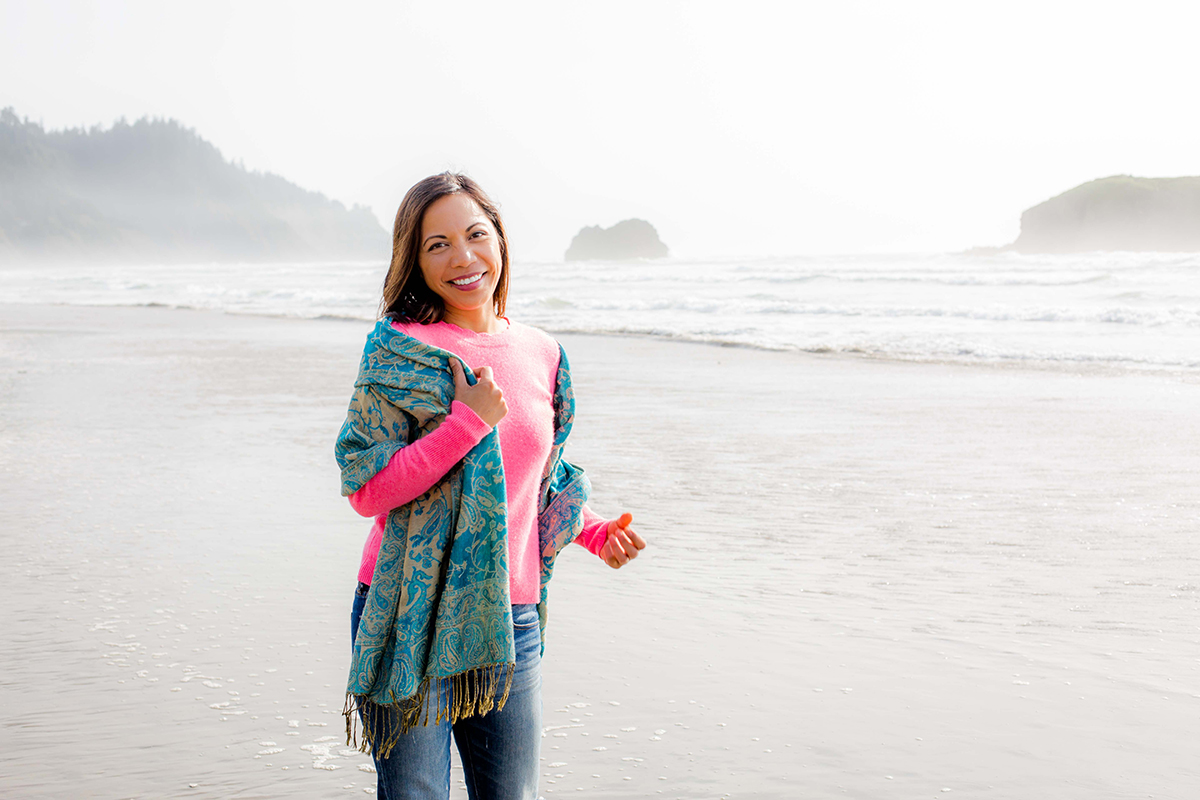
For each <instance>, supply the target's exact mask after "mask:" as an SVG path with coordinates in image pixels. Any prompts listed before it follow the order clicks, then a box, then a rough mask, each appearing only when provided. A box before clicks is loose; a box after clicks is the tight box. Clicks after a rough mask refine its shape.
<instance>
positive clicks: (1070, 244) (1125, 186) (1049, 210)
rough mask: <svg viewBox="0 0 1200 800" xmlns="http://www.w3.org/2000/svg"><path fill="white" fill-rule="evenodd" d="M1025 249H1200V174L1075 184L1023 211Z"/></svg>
mask: <svg viewBox="0 0 1200 800" xmlns="http://www.w3.org/2000/svg"><path fill="white" fill-rule="evenodd" d="M1010 247H1011V248H1012V249H1014V250H1017V251H1019V252H1022V253H1078V252H1086V251H1091V250H1133V251H1139V250H1140V251H1164V252H1171V251H1200V177H1195V178H1135V177H1132V176H1129V175H1114V176H1112V177H1109V178H1100V179H1098V180H1094V181H1089V182H1088V183H1085V184H1082V185H1080V186H1076V187H1075V188H1074V189H1071V190H1069V191H1066V192H1063V193H1062V194H1060V195H1058V196H1057V197H1052V198H1050V199H1049V200H1047V201H1045V202H1044V203H1040V204H1038V205H1036V206H1034V207H1033V208H1031V209H1029V210H1027V211H1026V212H1025V213H1024V214H1022V215H1021V235H1020V236H1018V237H1017V240H1016V241H1015V242H1013V243H1012V245H1010Z"/></svg>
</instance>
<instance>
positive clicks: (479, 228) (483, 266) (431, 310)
mask: <svg viewBox="0 0 1200 800" xmlns="http://www.w3.org/2000/svg"><path fill="white" fill-rule="evenodd" d="M472 270H473V271H472ZM484 272H486V274H484V275H482V277H483V283H482V284H480V285H478V286H476V284H477V283H479V282H478V281H471V280H470V279H471V278H472V277H474V275H475V274H482V273H484ZM454 280H457V281H459V283H460V284H463V283H465V284H466V287H469V288H465V287H462V286H459V287H458V288H455V289H450V288H449V286H454V285H455V284H452V283H451V284H449V285H448V284H447V282H448V281H454ZM488 287H491V292H490V293H488V292H485V291H483V290H484V289H486V288H488ZM459 291H461V292H462V293H461V294H450V292H459ZM507 297H508V236H507V235H506V234H505V232H504V223H503V221H502V220H501V218H500V212H499V210H498V209H497V208H496V205H495V203H493V202H492V201H491V199H490V198H489V197H488V196H487V194H486V193H485V192H484V191H483V189H482V188H480V186H479V184H477V183H476V182H475V181H473V180H471V179H470V178H468V177H467V176H466V175H455V174H453V173H449V172H443V173H441V174H439V175H434V176H432V177H429V178H426V179H425V180H423V181H421V182H420V183H418V184H416V185H415V186H413V187H412V188H411V189H409V190H408V194H407V195H405V197H404V202H402V203H401V204H400V209H399V210H398V211H397V212H396V224H395V228H394V229H393V236H392V263H391V266H390V268H389V269H388V274H387V278H386V280H385V281H384V285H383V302H382V303H381V309H380V310H381V316H384V317H389V316H390V317H394V318H397V319H402V320H406V321H410V322H418V323H421V324H429V323H433V322H441V321H442V320H443V319H447V318H448V317H449V321H451V322H453V321H454V319H453V317H454V316H456V313H457V312H458V311H460V310H463V311H466V310H468V309H470V312H469V313H473V314H475V315H479V314H483V315H484V316H494V317H496V318H497V319H499V318H502V317H503V316H504V308H505V301H506V299H507ZM450 298H457V300H455V301H454V302H450ZM488 299H490V301H491V306H492V309H491V310H492V312H493V313H492V314H487V313H486V312H485V311H484V310H483V307H484V306H485V305H487V303H486V302H484V301H485V300H488ZM448 306H449V307H448ZM462 327H470V326H462Z"/></svg>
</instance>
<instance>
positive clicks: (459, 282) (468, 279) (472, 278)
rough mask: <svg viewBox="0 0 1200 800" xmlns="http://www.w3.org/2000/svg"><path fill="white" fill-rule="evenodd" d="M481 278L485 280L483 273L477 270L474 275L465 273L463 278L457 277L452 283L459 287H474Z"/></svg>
mask: <svg viewBox="0 0 1200 800" xmlns="http://www.w3.org/2000/svg"><path fill="white" fill-rule="evenodd" d="M481 280H483V273H482V272H476V273H474V274H473V275H464V276H463V277H461V278H455V279H454V280H452V281H450V283H451V284H452V285H454V286H456V287H458V288H459V289H473V288H475V285H476V284H477V283H479V282H480V281H481Z"/></svg>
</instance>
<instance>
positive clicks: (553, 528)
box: [336, 173, 646, 800]
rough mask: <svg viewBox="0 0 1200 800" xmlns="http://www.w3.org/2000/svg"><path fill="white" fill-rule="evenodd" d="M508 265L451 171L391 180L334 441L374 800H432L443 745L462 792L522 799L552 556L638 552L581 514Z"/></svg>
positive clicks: (472, 188) (442, 775)
mask: <svg viewBox="0 0 1200 800" xmlns="http://www.w3.org/2000/svg"><path fill="white" fill-rule="evenodd" d="M508 263H509V262H508V239H507V237H506V236H505V233H504V224H503V222H502V221H501V219H500V214H499V212H498V211H497V209H496V206H495V204H494V203H492V201H491V200H490V199H488V196H487V195H486V194H485V193H484V192H483V190H482V189H480V188H479V186H478V185H477V184H476V183H475V182H474V181H472V180H471V179H470V178H467V177H466V176H463V175H454V174H451V173H442V174H440V175H434V176H432V177H430V178H426V179H425V180H423V181H421V182H420V183H418V184H417V185H416V186H414V187H413V188H412V189H410V190H409V191H408V194H406V195H405V197H404V200H403V202H402V203H401V204H400V210H399V211H398V212H397V214H396V226H395V229H394V232H393V241H392V263H391V266H390V268H389V270H388V275H387V279H386V280H385V281H384V289H383V301H382V303H381V316H382V317H383V318H382V319H381V320H380V321H379V322H378V323H377V324H376V326H375V329H374V330H373V331H372V333H371V335H370V336H369V337H368V338H367V344H366V348H365V349H364V352H363V358H362V362H361V367H360V370H359V377H358V380H357V381H355V392H354V396H353V397H352V399H351V401H350V409H349V411H348V413H347V416H346V424H345V425H343V426H342V431H341V433H340V435H339V437H338V443H337V449H336V454H337V458H338V463H339V465H340V466H341V468H342V494H344V495H346V496H347V497H348V498H349V500H350V504H351V506H353V507H354V509H355V510H356V511H358V512H359V513H360V514H362V515H363V516H368V517H374V525H373V526H372V528H371V533H370V534H369V535H368V537H367V542H366V544H365V546H364V547H363V556H362V561H361V565H360V567H359V572H358V580H359V584H358V591H357V592H356V593H355V598H354V605H353V610H352V611H351V623H350V625H351V639H352V642H353V645H354V648H353V659H352V663H351V667H350V679H349V684H348V687H347V706H346V725H347V732H348V734H351V735H353V731H354V729H355V727H356V726H361V731H362V740H363V746H364V747H365V748H368V749H370V751H371V754H372V756H373V757H374V758H375V766H376V772H377V774H378V790H377V791H378V796H379V797H380V798H384V799H385V800H394V798H398V797H405V798H409V797H412V798H438V800H443V799H444V798H446V797H447V796H448V794H449V791H450V738H451V736H453V738H454V740H455V742H456V743H457V745H458V750H459V753H460V755H461V757H462V763H463V772H464V775H465V778H466V782H467V791H468V794H469V795H470V797H471V798H472V800H477V799H478V800H482V799H483V798H530V800H532V798H535V797H537V796H538V793H537V788H538V760H539V751H540V747H541V737H542V706H541V683H542V679H541V652H542V649H543V646H544V642H545V630H546V619H547V615H546V609H547V587H548V584H549V581H550V576H551V573H552V572H553V569H554V561H555V559H556V558H557V556H558V555H559V553H561V552H562V551H563V550H564V549H566V547H567V545H568V544H570V543H571V542H572V541H575V542H578V543H579V544H581V545H583V546H585V547H586V548H587V549H588V550H589V551H590V552H591V553H593V554H594V555H597V556H599V557H600V558H601V559H602V560H603V561H604V562H605V563H607V564H608V565H609V566H611V567H613V568H619V567H622V566H624V565H625V564H627V563H629V561H630V560H631V559H633V558H635V557H636V556H637V554H638V552H639V551H640V550H641V549H642V548H644V547H645V546H646V543H645V541H643V540H642V538H641V537H640V536H639V535H638V534H637V533H636V532H635V531H634V530H633V528H631V527H630V523H631V522H632V516H631V515H629V514H622V515H620V516H619V517H618V518H616V519H605V518H602V517H599V516H597V515H596V514H594V513H593V512H592V511H591V510H590V509H589V508H588V507H587V505H586V504H585V501H586V500H587V496H588V491H589V484H588V481H587V478H586V477H585V476H584V474H583V470H581V469H579V468H578V467H576V466H574V465H572V464H570V463H568V462H567V461H566V460H564V459H563V447H564V446H565V444H566V439H567V434H568V433H570V430H571V425H572V422H573V420H574V416H575V395H574V391H573V390H572V388H571V372H570V368H569V367H568V365H567V359H566V356H565V355H564V354H563V351H562V348H561V347H560V346H559V345H558V343H557V342H555V341H554V340H553V339H551V338H550V337H549V336H547V335H546V334H545V333H543V332H542V331H539V330H537V329H535V328H530V327H528V326H526V325H522V324H520V323H518V322H513V321H511V320H509V319H508V318H507V317H505V316H504V305H505V299H506V295H507V290H508ZM468 365H476V367H475V368H474V369H472V368H471V367H470V366H468Z"/></svg>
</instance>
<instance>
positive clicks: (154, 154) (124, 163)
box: [0, 108, 388, 262]
mask: <svg viewBox="0 0 1200 800" xmlns="http://www.w3.org/2000/svg"><path fill="white" fill-rule="evenodd" d="M387 251H388V235H387V233H386V232H385V231H384V230H383V228H382V226H381V225H380V224H379V222H378V220H376V219H375V217H374V215H373V214H372V213H371V212H370V210H369V209H367V208H364V207H361V206H354V207H353V208H350V209H347V208H346V207H345V206H343V205H342V204H341V203H339V202H337V201H336V200H330V199H329V198H327V197H325V196H324V195H321V194H319V193H317V192H310V191H306V190H304V189H302V188H300V187H299V186H296V185H295V184H293V183H290V182H288V181H286V180H284V179H283V178H281V177H279V176H278V175H272V174H270V173H261V172H251V171H249V170H247V169H245V168H244V167H243V166H241V165H239V164H234V163H231V162H229V161H227V160H226V159H225V158H224V157H223V156H222V155H221V152H220V151H219V150H218V149H217V148H216V147H214V146H213V145H212V144H210V143H209V142H207V141H205V140H204V139H202V138H200V136H199V135H197V134H196V132H195V131H193V130H190V129H188V128H185V127H183V126H182V125H180V124H179V123H178V122H176V121H174V120H150V119H141V120H138V121H137V122H134V123H132V124H129V123H126V122H124V121H119V122H117V123H115V124H114V125H113V126H112V127H111V128H107V129H105V128H101V127H99V126H97V127H94V128H91V129H87V130H85V129H82V128H79V129H72V130H61V131H48V130H45V129H43V128H42V126H41V125H39V124H37V123H34V122H30V121H28V120H24V121H22V120H21V119H19V118H18V117H17V115H16V113H14V111H13V110H12V109H11V108H8V109H4V110H2V111H0V260H4V261H25V260H27V261H35V260H46V259H49V260H64V261H74V260H88V261H99V262H104V261H150V260H157V261H183V260H190V261H208V260H212V261H230V260H233V261H278V260H325V259H338V258H368V257H372V256H379V255H381V254H386V253H387Z"/></svg>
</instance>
